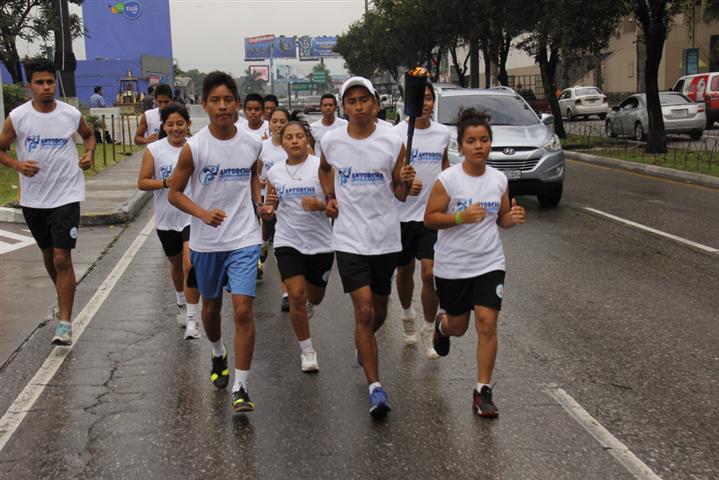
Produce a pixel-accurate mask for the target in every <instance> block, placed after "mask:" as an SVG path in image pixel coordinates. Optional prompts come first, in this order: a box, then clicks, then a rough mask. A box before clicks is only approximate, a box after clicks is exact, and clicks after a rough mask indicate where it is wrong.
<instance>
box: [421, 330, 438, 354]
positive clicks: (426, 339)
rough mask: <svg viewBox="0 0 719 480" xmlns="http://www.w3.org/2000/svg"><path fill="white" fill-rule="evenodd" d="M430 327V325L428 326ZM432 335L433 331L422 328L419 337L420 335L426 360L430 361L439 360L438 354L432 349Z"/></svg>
mask: <svg viewBox="0 0 719 480" xmlns="http://www.w3.org/2000/svg"><path fill="white" fill-rule="evenodd" d="M428 325H431V324H428ZM433 333H434V330H433V329H431V328H425V327H422V330H421V335H422V346H423V347H424V353H425V355H427V358H429V359H430V360H437V359H438V358H439V354H438V353H437V352H436V350H435V349H434V345H433V342H432V335H433Z"/></svg>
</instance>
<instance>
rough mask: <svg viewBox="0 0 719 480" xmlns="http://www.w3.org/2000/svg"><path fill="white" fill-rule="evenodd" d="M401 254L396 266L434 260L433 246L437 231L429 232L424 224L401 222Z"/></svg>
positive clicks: (435, 241)
mask: <svg viewBox="0 0 719 480" xmlns="http://www.w3.org/2000/svg"><path fill="white" fill-rule="evenodd" d="M400 227H401V229H402V253H401V254H400V256H399V263H398V265H400V266H403V265H407V264H408V263H409V262H411V261H413V260H414V259H415V258H416V259H417V260H422V259H423V258H424V259H427V260H434V244H435V243H437V230H430V229H429V228H427V227H425V226H424V222H402V223H401V224H400Z"/></svg>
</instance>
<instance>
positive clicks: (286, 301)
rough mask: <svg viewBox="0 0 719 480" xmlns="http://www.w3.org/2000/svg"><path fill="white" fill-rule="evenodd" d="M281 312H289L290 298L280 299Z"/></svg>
mask: <svg viewBox="0 0 719 480" xmlns="http://www.w3.org/2000/svg"><path fill="white" fill-rule="evenodd" d="M280 308H281V309H282V311H283V312H289V311H290V297H288V296H287V295H285V296H284V297H282V305H281V306H280Z"/></svg>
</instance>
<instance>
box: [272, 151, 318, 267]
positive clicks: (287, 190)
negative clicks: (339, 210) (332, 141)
mask: <svg viewBox="0 0 719 480" xmlns="http://www.w3.org/2000/svg"><path fill="white" fill-rule="evenodd" d="M319 168H320V159H319V158H318V157H315V156H312V155H310V156H309V157H307V160H305V161H304V162H303V163H302V164H301V165H287V160H286V159H285V160H283V161H281V162H279V163H276V164H275V165H274V166H273V167H272V168H271V169H270V171H269V173H268V174H267V178H268V180H269V181H270V183H271V184H272V186H274V187H275V190H277V196H278V197H279V200H280V203H279V204H278V206H277V226H276V227H275V242H274V245H275V247H292V248H294V249H295V250H297V251H299V252H300V253H303V254H305V255H315V254H318V253H327V252H331V251H332V225H331V224H330V219H329V218H327V215H325V212H308V211H305V210H304V209H303V208H302V198H303V197H315V198H318V199H320V200H324V198H325V194H324V192H323V191H322V185H321V184H320V177H319V175H318V171H319Z"/></svg>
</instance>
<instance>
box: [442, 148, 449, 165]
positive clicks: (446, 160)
mask: <svg viewBox="0 0 719 480" xmlns="http://www.w3.org/2000/svg"><path fill="white" fill-rule="evenodd" d="M448 168H449V154H448V153H447V148H445V149H444V155H442V170H447V169H448Z"/></svg>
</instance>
